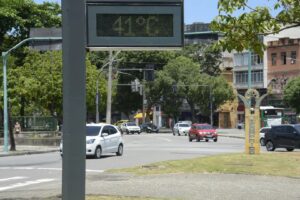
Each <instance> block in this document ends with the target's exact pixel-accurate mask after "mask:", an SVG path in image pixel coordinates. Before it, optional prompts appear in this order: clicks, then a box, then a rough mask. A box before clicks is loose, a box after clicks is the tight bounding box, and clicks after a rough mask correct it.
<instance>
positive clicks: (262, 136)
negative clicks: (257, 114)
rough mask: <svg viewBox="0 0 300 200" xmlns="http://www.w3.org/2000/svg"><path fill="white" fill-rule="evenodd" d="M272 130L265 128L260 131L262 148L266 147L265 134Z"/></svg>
mask: <svg viewBox="0 0 300 200" xmlns="http://www.w3.org/2000/svg"><path fill="white" fill-rule="evenodd" d="M270 129H271V127H263V128H261V129H260V130H259V136H260V138H259V143H260V145H261V146H265V145H266V144H265V133H266V132H268V131H269V130H270Z"/></svg>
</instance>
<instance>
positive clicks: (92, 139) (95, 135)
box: [60, 123, 124, 158]
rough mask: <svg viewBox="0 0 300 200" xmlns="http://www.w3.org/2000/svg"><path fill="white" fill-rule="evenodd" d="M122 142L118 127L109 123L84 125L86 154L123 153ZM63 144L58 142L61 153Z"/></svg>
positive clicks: (97, 156) (119, 154)
mask: <svg viewBox="0 0 300 200" xmlns="http://www.w3.org/2000/svg"><path fill="white" fill-rule="evenodd" d="M123 149H124V142H123V139H122V136H121V133H120V131H119V130H118V128H117V127H116V126H114V125H111V124H105V123H99V124H87V125H86V155H87V156H94V157H95V158H100V157H101V156H102V155H103V154H106V153H116V155H117V156H122V155H123ZM62 152H63V146H62V142H61V144H60V153H61V155H62Z"/></svg>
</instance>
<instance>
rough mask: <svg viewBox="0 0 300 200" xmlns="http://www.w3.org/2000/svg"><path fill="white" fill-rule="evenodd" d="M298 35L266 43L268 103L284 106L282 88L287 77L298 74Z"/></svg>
mask: <svg viewBox="0 0 300 200" xmlns="http://www.w3.org/2000/svg"><path fill="white" fill-rule="evenodd" d="M299 57H300V37H299V38H297V39H291V38H280V39H279V40H276V41H269V42H268V44H267V58H268V83H269V88H270V90H271V93H272V95H270V97H269V103H270V104H271V105H273V106H277V107H284V104H283V89H284V86H285V85H286V83H287V82H288V80H289V79H292V78H294V77H298V76H300V60H299Z"/></svg>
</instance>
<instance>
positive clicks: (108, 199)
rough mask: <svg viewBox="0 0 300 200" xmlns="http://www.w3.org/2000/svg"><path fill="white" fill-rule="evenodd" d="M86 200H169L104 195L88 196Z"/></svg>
mask: <svg viewBox="0 0 300 200" xmlns="http://www.w3.org/2000/svg"><path fill="white" fill-rule="evenodd" d="M86 200H167V199H160V198H151V197H123V196H102V195H88V196H86Z"/></svg>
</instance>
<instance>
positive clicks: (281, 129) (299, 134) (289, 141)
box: [265, 124, 300, 151]
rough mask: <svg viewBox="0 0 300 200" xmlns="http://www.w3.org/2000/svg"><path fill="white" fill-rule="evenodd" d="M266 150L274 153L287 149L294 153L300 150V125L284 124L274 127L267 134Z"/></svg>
mask: <svg viewBox="0 0 300 200" xmlns="http://www.w3.org/2000/svg"><path fill="white" fill-rule="evenodd" d="M265 142H266V149H267V150H268V151H274V150H275V149H276V148H285V149H286V150H287V151H293V150H294V149H299V148H300V124H284V125H277V126H272V128H271V129H270V130H269V131H268V132H267V133H266V134H265Z"/></svg>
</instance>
